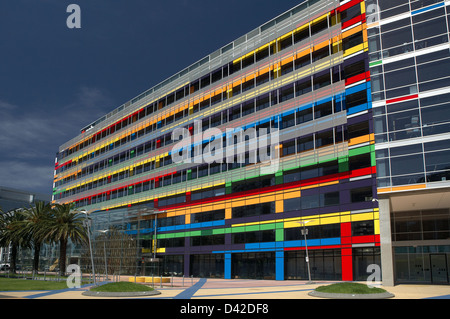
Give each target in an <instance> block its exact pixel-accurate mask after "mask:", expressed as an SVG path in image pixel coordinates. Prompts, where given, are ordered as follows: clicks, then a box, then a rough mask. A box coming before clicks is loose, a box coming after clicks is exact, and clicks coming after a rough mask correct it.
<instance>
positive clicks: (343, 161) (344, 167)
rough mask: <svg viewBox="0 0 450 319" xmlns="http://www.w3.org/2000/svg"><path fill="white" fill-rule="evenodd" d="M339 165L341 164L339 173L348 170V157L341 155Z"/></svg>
mask: <svg viewBox="0 0 450 319" xmlns="http://www.w3.org/2000/svg"><path fill="white" fill-rule="evenodd" d="M338 166H339V173H343V172H348V170H349V169H350V168H349V165H348V157H340V158H339V159H338Z"/></svg>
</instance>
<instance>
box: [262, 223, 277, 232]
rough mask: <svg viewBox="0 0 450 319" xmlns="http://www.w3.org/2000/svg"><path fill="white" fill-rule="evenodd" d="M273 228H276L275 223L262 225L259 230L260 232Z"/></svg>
mask: <svg viewBox="0 0 450 319" xmlns="http://www.w3.org/2000/svg"><path fill="white" fill-rule="evenodd" d="M275 227H276V224H275V223H273V224H264V225H260V226H259V229H260V230H270V229H275Z"/></svg>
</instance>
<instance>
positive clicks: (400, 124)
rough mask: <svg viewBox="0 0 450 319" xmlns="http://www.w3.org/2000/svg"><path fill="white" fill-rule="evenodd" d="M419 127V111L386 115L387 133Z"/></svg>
mask: <svg viewBox="0 0 450 319" xmlns="http://www.w3.org/2000/svg"><path fill="white" fill-rule="evenodd" d="M418 126H420V119H419V111H418V110H412V111H406V112H400V113H395V114H390V115H388V127H389V131H398V130H404V129H408V128H413V127H418Z"/></svg>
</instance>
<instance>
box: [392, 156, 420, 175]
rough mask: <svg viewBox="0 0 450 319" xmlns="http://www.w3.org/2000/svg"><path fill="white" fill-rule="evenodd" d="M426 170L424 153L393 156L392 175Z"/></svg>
mask: <svg viewBox="0 0 450 319" xmlns="http://www.w3.org/2000/svg"><path fill="white" fill-rule="evenodd" d="M423 171H424V165H423V155H422V154H416V155H409V156H401V157H393V158H391V172H392V175H404V174H411V173H419V172H423Z"/></svg>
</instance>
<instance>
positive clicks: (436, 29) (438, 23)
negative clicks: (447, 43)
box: [413, 17, 447, 40]
mask: <svg viewBox="0 0 450 319" xmlns="http://www.w3.org/2000/svg"><path fill="white" fill-rule="evenodd" d="M413 29H414V38H415V40H421V39H425V38H430V37H433V36H436V35H439V34H446V33H447V22H446V21H445V17H439V18H437V19H433V20H429V21H426V22H422V23H416V24H414V25H413Z"/></svg>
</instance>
